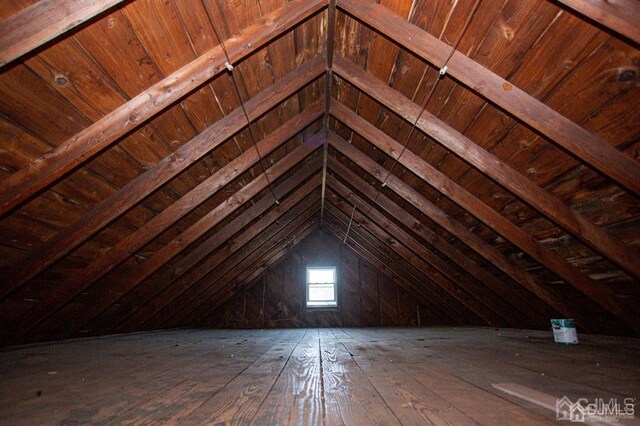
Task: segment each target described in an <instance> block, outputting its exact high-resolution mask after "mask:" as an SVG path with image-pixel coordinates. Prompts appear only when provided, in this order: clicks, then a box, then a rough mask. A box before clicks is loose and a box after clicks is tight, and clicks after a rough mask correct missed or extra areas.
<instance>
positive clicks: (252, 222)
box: [109, 159, 321, 333]
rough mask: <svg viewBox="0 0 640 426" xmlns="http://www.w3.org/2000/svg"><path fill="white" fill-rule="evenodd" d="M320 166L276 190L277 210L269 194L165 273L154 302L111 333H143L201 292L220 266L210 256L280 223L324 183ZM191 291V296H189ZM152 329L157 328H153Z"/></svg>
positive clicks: (303, 170)
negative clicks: (212, 271)
mask: <svg viewBox="0 0 640 426" xmlns="http://www.w3.org/2000/svg"><path fill="white" fill-rule="evenodd" d="M320 167H321V163H320V161H319V159H316V160H314V161H313V162H312V163H309V164H307V165H306V166H305V167H303V168H301V169H300V170H298V171H297V172H296V173H295V174H294V175H293V176H291V177H289V178H288V179H287V180H286V181H285V182H283V183H281V184H280V185H278V186H276V187H275V188H274V193H275V194H276V196H277V197H278V199H279V200H282V201H281V202H280V204H279V205H277V206H275V207H274V205H275V200H274V198H273V196H272V195H271V194H267V195H265V196H264V197H263V198H261V199H260V200H258V201H257V202H256V203H255V204H254V205H252V206H251V207H249V208H248V209H246V210H245V211H243V212H242V213H241V214H240V215H239V216H238V217H236V218H235V219H233V220H232V221H231V222H230V223H228V224H227V225H225V227H224V228H222V229H221V230H220V231H219V232H216V233H215V234H214V235H212V236H211V237H210V238H208V239H207V240H205V241H204V242H203V243H202V244H200V245H199V246H198V247H197V248H195V249H194V250H192V251H191V252H189V253H188V254H187V255H186V256H185V257H184V258H183V259H181V260H180V262H179V263H178V264H177V265H174V266H173V268H172V271H173V273H172V274H169V273H167V274H162V275H161V276H159V277H158V278H159V281H158V283H157V287H158V288H159V291H158V293H157V294H156V295H155V296H153V297H152V298H151V299H149V300H146V301H144V303H142V304H141V306H140V307H139V308H138V309H137V310H135V311H134V312H132V313H131V314H130V315H129V316H128V317H125V318H122V320H121V321H120V323H119V324H115V327H114V328H113V329H111V330H109V332H116V333H125V332H130V331H134V330H139V329H141V328H142V326H143V325H144V324H145V323H151V322H152V321H151V319H152V318H154V316H155V315H156V314H157V313H158V312H160V311H162V310H163V309H168V308H170V307H171V308H173V307H174V306H179V305H180V304H181V303H182V302H181V300H183V299H185V298H187V297H188V296H189V295H190V294H192V293H197V291H198V290H197V289H194V290H190V289H191V287H192V286H193V285H194V283H198V282H199V280H200V278H202V277H203V276H204V275H205V274H206V273H208V272H209V270H210V269H212V268H214V267H215V265H216V263H215V261H214V260H212V259H211V256H210V255H211V254H212V253H216V252H217V251H218V250H223V249H224V250H227V248H226V247H227V246H228V245H229V244H227V241H228V240H229V239H230V238H232V237H233V236H234V235H235V234H236V233H238V232H240V231H241V230H242V229H243V228H245V227H248V228H247V229H246V230H245V231H242V235H245V234H246V236H249V235H250V233H247V232H249V231H251V232H253V230H254V229H255V227H260V226H262V224H264V223H267V222H270V221H273V220H277V218H279V217H280V216H281V215H283V214H284V213H286V211H287V210H288V209H290V208H291V207H292V206H294V205H295V204H297V203H298V202H300V201H301V200H302V199H303V198H304V197H306V196H307V195H308V194H310V193H311V192H312V191H313V190H315V189H316V188H317V187H318V185H319V184H320V178H319V176H317V173H318V171H319V170H320ZM314 175H315V176H314ZM290 193H291V194H290ZM288 194H290V195H288ZM272 207H273V208H272ZM223 245H224V246H223ZM221 247H224V248H221ZM151 278H153V277H151ZM188 290H189V293H188V294H185V293H186V292H187V291H188ZM174 301H175V302H174ZM151 328H155V327H153V326H152V327H151Z"/></svg>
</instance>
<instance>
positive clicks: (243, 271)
mask: <svg viewBox="0 0 640 426" xmlns="http://www.w3.org/2000/svg"><path fill="white" fill-rule="evenodd" d="M318 207H319V205H318V204H317V203H315V204H314V205H313V206H312V207H310V208H307V209H306V210H305V211H304V212H300V211H296V212H295V213H294V214H292V215H290V216H293V217H288V218H287V220H288V223H286V224H285V225H284V226H282V227H281V226H278V225H277V224H276V225H275V226H274V225H272V226H271V227H272V228H275V231H276V233H275V234H272V235H271V236H270V237H269V238H265V239H264V240H263V239H261V238H259V236H256V238H255V239H254V240H253V241H252V242H251V243H249V244H247V245H246V246H245V247H244V248H243V249H241V250H239V251H238V252H237V253H235V255H234V256H233V257H232V258H230V259H227V261H225V263H224V266H223V267H222V268H221V269H220V270H219V271H213V272H214V273H213V276H212V277H205V281H206V282H207V283H208V285H207V288H206V290H205V291H204V292H203V293H201V294H200V295H199V296H198V297H197V298H195V299H194V300H193V301H192V303H190V304H187V305H186V306H184V307H183V308H182V309H180V311H178V312H177V314H176V315H175V316H174V317H173V318H171V319H170V321H172V322H170V323H165V324H163V327H166V326H167V325H170V324H175V325H178V324H199V323H200V322H201V321H202V320H203V319H204V317H206V316H208V315H209V314H210V313H211V310H212V309H211V307H212V306H215V304H216V302H218V301H219V300H220V299H223V298H225V296H226V295H229V296H231V295H233V294H234V293H235V292H237V291H239V290H240V289H241V288H242V285H243V284H244V283H245V281H244V280H245V279H246V277H248V276H255V275H259V274H260V273H262V272H263V271H264V270H266V268H268V266H266V264H267V262H268V261H269V259H271V258H273V257H274V256H278V255H281V256H286V254H287V253H288V252H289V251H290V250H291V249H292V248H293V247H294V246H296V245H297V244H298V243H300V242H301V241H302V240H303V239H304V238H305V237H306V236H307V235H308V234H309V233H311V232H313V230H315V228H316V227H317V220H318V214H317V213H318ZM305 231H308V233H307V232H305ZM266 235H268V234H266V233H265V237H266Z"/></svg>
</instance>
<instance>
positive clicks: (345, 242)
mask: <svg viewBox="0 0 640 426" xmlns="http://www.w3.org/2000/svg"><path fill="white" fill-rule="evenodd" d="M355 212H356V204H355V203H353V210H351V219H349V226H347V232H346V234H344V241H342V244H347V237H348V236H349V231H350V230H351V223H352V222H353V215H354V214H355Z"/></svg>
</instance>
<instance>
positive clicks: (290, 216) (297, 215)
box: [73, 194, 319, 328]
mask: <svg viewBox="0 0 640 426" xmlns="http://www.w3.org/2000/svg"><path fill="white" fill-rule="evenodd" d="M314 195H315V194H314ZM307 199H311V196H308V197H307ZM307 199H305V203H299V204H298V205H296V206H294V207H293V209H292V210H291V211H290V212H287V213H286V216H281V217H282V224H283V226H284V225H286V224H288V223H289V222H291V221H292V220H294V219H295V220H298V224H300V223H301V222H302V221H303V220H308V219H309V215H305V214H306V212H307V210H308V209H309V207H310V206H311V205H313V204H314V203H317V201H318V199H319V198H318V197H317V196H315V198H314V199H313V200H312V201H311V202H306V201H307ZM313 212H317V208H315V209H314V211H313ZM301 217H303V218H302V219H301ZM252 228H253V229H252V230H253V231H255V230H256V228H255V227H253V226H252ZM273 228H278V229H280V227H277V226H273V225H271V226H269V227H267V228H265V229H262V230H260V231H259V232H258V233H257V234H256V233H253V234H252V235H251V236H249V237H248V238H247V235H248V230H247V231H243V232H242V234H241V235H238V236H236V237H234V238H232V239H230V240H229V241H228V244H229V245H232V246H233V250H231V251H229V250H226V245H225V246H223V248H222V249H221V250H219V251H218V252H216V253H214V254H212V255H211V256H210V257H220V258H222V259H226V260H225V261H224V262H222V263H220V264H219V267H218V268H216V269H214V270H213V271H212V272H211V274H212V275H216V274H218V275H223V274H225V273H227V272H229V271H230V270H231V271H233V270H234V267H233V265H231V262H230V263H229V264H227V260H230V259H233V256H232V255H234V254H235V253H237V252H238V251H241V249H242V245H241V244H240V242H239V241H240V240H241V239H242V240H244V241H245V244H246V243H247V242H248V243H250V244H253V241H254V239H260V240H261V241H262V242H264V237H263V236H262V235H263V234H265V233H266V232H267V229H269V230H271V229H273ZM276 231H277V229H276ZM270 235H273V232H272V233H271V234H270ZM245 257H246V256H245ZM249 269H251V267H250V266H249ZM223 271H224V272H223ZM236 272H239V271H236ZM208 277H209V275H205V277H203V278H202V279H200V280H196V281H194V282H193V283H190V284H193V285H196V284H200V281H207V278H208ZM197 302H202V299H201V298H198V299H197ZM182 306H184V305H182ZM209 306H210V305H209ZM100 320H101V317H97V318H96V320H94V321H91V324H93V328H95V327H96V325H99V324H101V322H100ZM73 326H74V328H77V327H84V325H83V326H81V325H80V323H79V322H77V323H74V324H73ZM90 328H91V325H90Z"/></svg>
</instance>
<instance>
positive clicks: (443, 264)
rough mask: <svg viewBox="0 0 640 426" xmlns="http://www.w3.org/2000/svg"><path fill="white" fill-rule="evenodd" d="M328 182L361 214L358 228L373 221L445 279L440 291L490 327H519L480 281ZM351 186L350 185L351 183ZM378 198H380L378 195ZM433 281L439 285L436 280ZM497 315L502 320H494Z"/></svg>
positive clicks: (337, 184) (339, 184)
mask: <svg viewBox="0 0 640 426" xmlns="http://www.w3.org/2000/svg"><path fill="white" fill-rule="evenodd" d="M328 182H329V185H330V187H331V189H332V190H333V191H335V192H336V193H337V194H339V195H340V196H341V197H342V198H344V199H345V200H346V201H347V202H349V203H352V204H353V205H355V206H356V208H357V209H359V210H360V212H362V214H361V215H360V216H362V219H363V220H362V221H361V220H359V219H356V216H354V220H357V223H358V224H359V226H365V224H366V223H367V222H373V224H374V225H375V226H377V227H378V228H379V229H380V230H384V231H385V232H386V233H388V234H389V235H391V236H392V237H394V238H395V239H397V240H398V241H400V242H401V243H402V244H403V245H405V246H406V247H408V248H409V249H410V250H412V251H413V252H414V253H416V254H417V255H418V256H419V257H420V258H422V259H424V260H425V261H426V262H427V263H428V264H429V265H431V266H432V267H433V268H435V269H436V270H437V271H439V273H441V274H442V275H443V276H444V277H446V278H447V280H444V282H443V283H442V284H444V285H445V286H446V287H443V288H445V290H447V291H448V292H449V293H450V294H451V295H452V296H453V297H459V298H461V299H460V301H461V302H462V303H463V304H465V305H467V306H468V307H469V309H472V310H474V312H476V313H477V314H478V315H479V316H481V317H482V318H492V319H491V321H488V322H489V323H490V324H493V325H495V324H499V323H501V322H502V320H504V321H505V322H506V323H508V324H509V325H511V326H516V325H521V324H522V318H521V315H520V314H518V315H517V316H514V315H513V314H514V313H517V311H516V310H515V309H513V307H512V306H511V305H509V304H507V303H505V301H504V300H503V299H502V298H501V297H500V295H499V294H498V293H494V292H493V291H491V290H488V289H487V287H485V286H484V285H483V284H482V283H481V282H479V281H477V280H476V279H475V278H473V277H472V276H471V275H468V274H466V273H464V270H459V269H457V268H455V267H454V266H453V265H454V264H455V263H452V262H450V261H449V259H447V260H444V259H442V258H441V257H440V256H438V255H437V254H436V253H435V252H434V251H433V250H430V249H429V248H428V246H426V245H425V244H423V243H422V242H420V241H418V240H417V239H415V238H414V237H413V236H412V235H410V234H409V233H408V232H406V231H405V230H403V229H402V228H401V226H400V225H398V224H397V223H395V222H394V221H393V220H391V219H389V218H387V217H386V216H385V215H384V214H382V213H381V212H379V211H378V210H377V209H376V207H375V206H374V205H372V204H371V203H370V202H369V201H365V200H364V199H362V198H360V197H359V196H358V195H356V194H355V193H354V192H352V191H351V190H350V189H349V188H347V186H346V185H345V184H343V183H342V182H340V181H339V180H337V179H336V178H335V177H333V176H330V177H328ZM350 183H352V184H353V182H350ZM372 189H373V188H372ZM373 198H374V199H375V198H376V197H375V196H374V197H373ZM378 198H380V197H379V196H378ZM339 202H341V201H339V200H335V202H334V204H336V203H339ZM396 218H397V219H398V220H400V221H401V223H404V224H406V223H407V222H406V221H410V220H411V219H413V218H411V217H410V215H408V214H407V213H405V214H404V215H402V216H399V217H398V216H396ZM392 247H393V246H392ZM467 263H469V262H467ZM434 282H436V283H437V284H440V285H442V284H441V283H440V282H439V281H437V280H435V279H434ZM459 287H460V288H462V291H460V289H459ZM467 295H468V296H467ZM474 299H476V300H474ZM478 303H480V306H479V307H476V306H475V305H477V304H478ZM483 306H484V307H483ZM476 309H478V310H476ZM486 309H489V312H488V313H484V314H483V315H480V313H482V312H485V311H486ZM496 315H497V316H498V317H500V318H501V319H498V320H497V318H496Z"/></svg>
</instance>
